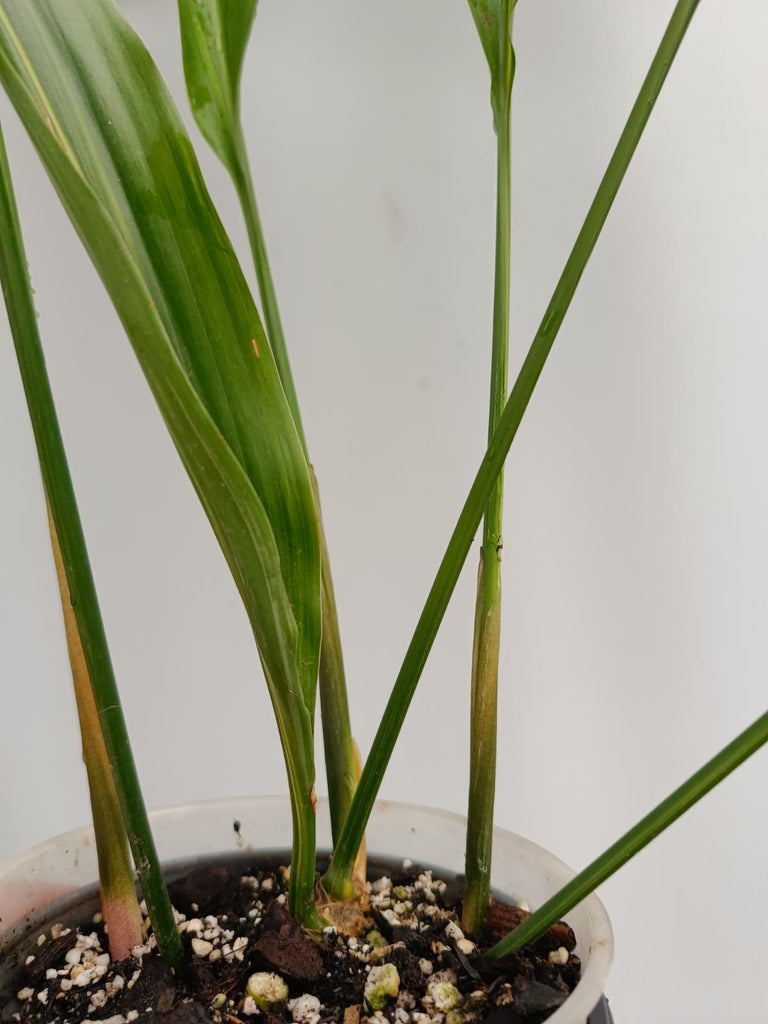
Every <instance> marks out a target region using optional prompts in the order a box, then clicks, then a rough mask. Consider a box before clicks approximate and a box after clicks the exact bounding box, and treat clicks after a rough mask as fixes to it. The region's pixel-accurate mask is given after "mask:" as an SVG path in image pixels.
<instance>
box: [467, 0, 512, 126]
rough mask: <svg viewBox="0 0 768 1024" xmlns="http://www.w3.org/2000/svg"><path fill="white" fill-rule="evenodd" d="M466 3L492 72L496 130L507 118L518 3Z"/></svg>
mask: <svg viewBox="0 0 768 1024" xmlns="http://www.w3.org/2000/svg"><path fill="white" fill-rule="evenodd" d="M468 3H469V9H470V11H471V12H472V17H473V18H474V19H475V25H476V27H477V33H478V35H479V36H480V42H481V43H482V44H483V50H484V51H485V59H486V60H487V61H488V67H489V69H490V72H491V106H492V107H493V117H494V123H495V124H496V125H497V129H498V125H499V124H500V123H502V122H503V121H504V120H506V119H508V116H509V104H510V97H511V93H512V79H513V78H514V74H515V54H514V50H513V49H512V14H513V12H514V9H515V4H516V3H517V0H468Z"/></svg>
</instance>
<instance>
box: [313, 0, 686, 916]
mask: <svg viewBox="0 0 768 1024" xmlns="http://www.w3.org/2000/svg"><path fill="white" fill-rule="evenodd" d="M698 5H699V0H678V3H677V4H676V6H675V9H674V11H673V13H672V17H671V19H670V22H669V24H668V26H667V29H666V31H665V33H664V36H663V38H662V40H661V43H660V45H659V48H658V50H657V52H656V55H655V56H654V58H653V62H652V63H651V67H650V69H649V71H648V74H647V75H646V78H645V80H644V82H643V84H642V86H641V89H640V93H639V95H638V97H637V99H636V101H635V104H634V106H633V107H632V111H631V112H630V115H629V118H628V120H627V123H626V125H625V127H624V130H623V131H622V133H621V137H620V139H619V141H618V144H617V146H616V149H615V150H614V153H613V155H612V157H611V159H610V162H609V164H608V167H607V169H606V172H605V174H604V176H603V178H602V181H601V182H600V185H599V187H598V190H597V193H596V195H595V198H594V200H593V201H592V205H591V206H590V208H589V212H588V214H587V217H586V220H585V221H584V224H583V226H582V228H581V231H580V232H579V235H578V237H577V239H576V242H575V244H574V246H573V249H572V250H571V253H570V255H569V257H568V260H567V262H566V265H565V268H564V270H563V273H562V274H561V276H560V280H559V281H558V283H557V287H556V288H555V291H554V294H553V296H552V299H551V300H550V303H549V306H548V307H547V310H546V313H545V314H544V319H543V320H542V322H541V325H540V327H539V329H538V331H537V333H536V337H535V338H534V340H533V343H532V345H531V347H530V349H529V350H528V354H527V355H526V357H525V360H524V362H523V365H522V368H521V370H520V372H519V374H518V376H517V380H516V381H515V384H514V387H513V388H512V391H511V393H510V396H509V399H508V400H507V403H506V406H505V408H504V412H503V414H502V416H501V419H500V421H499V425H498V427H497V429H496V431H495V432H494V435H493V439H492V441H491V443H490V444H489V446H488V450H487V451H486V453H485V457H484V458H483V461H482V463H481V465H480V469H479V470H478V472H477V475H476V476H475V480H474V482H473V484H472V487H471V489H470V492H469V495H468V497H467V500H466V502H465V504H464V507H463V509H462V511H461V515H460V516H459V520H458V522H457V524H456V527H455V529H454V531H453V534H452V535H451V539H450V541H449V544H448V547H447V549H446V552H445V555H444V556H443V560H442V562H441V563H440V567H439V569H438V571H437V575H436V577H435V580H434V582H433V584H432V587H431V589H430V591H429V594H428V596H427V600H426V603H425V605H424V609H423V611H422V613H421V616H420V618H419V621H418V624H417V626H416V630H415V632H414V634H413V638H412V639H411V642H410V644H409V646H408V650H407V651H406V654H405V658H404V660H403V664H402V666H401V668H400V672H399V674H398V676H397V679H396V681H395V685H394V687H393V690H392V694H391V696H390V698H389V701H388V703H387V707H386V710H385V712H384V716H383V718H382V721H381V725H380V726H379V729H378V731H377V733H376V736H375V738H374V741H373V744H372V746H371V751H370V754H369V755H368V760H367V761H366V764H365V767H364V769H363V774H362V776H361V779H360V782H359V784H358V787H357V790H356V792H355V798H354V800H353V802H352V807H351V808H350V811H349V815H348V816H347V820H346V822H345V824H344V829H343V832H342V835H341V839H340V840H339V842H338V843H337V845H336V850H335V853H334V858H333V861H332V863H331V866H330V868H329V870H328V872H327V874H326V876H325V879H324V884H325V887H326V889H327V890H328V892H329V893H331V895H333V896H336V897H344V896H345V895H349V894H350V891H351V888H352V887H351V882H350V874H351V871H352V864H353V862H354V858H355V851H356V850H357V847H358V846H359V844H360V839H361V837H362V835H363V832H364V831H365V826H366V823H367V821H368V817H369V816H370V813H371V810H372V808H373V803H374V801H375V799H376V794H377V792H378V790H379V787H380V785H381V781H382V779H383V777H384V772H385V771H386V767H387V764H388V763H389V759H390V757H391V755H392V751H393V749H394V746H395V743H396V742H397V737H398V735H399V734H400V729H401V728H402V724H403V721H404V719H405V715H406V713H407V711H408V707H409V706H410V703H411V700H412V698H413V694H414V692H415V690H416V685H417V683H418V681H419V678H420V676H421V673H422V671H423V668H424V664H425V663H426V660H427V657H428V655H429V652H430V650H431V648H432V644H433V643H434V640H435V636H436V635H437V630H438V628H439V626H440V623H441V621H442V619H443V615H444V614H445V610H446V608H447V606H448V602H449V600H450V597H451V594H452V593H453V590H454V587H455V586H456V582H457V580H458V578H459V574H460V572H461V569H462V566H463V564H464V561H465V559H466V557H467V553H468V552H469V549H470V547H471V546H472V541H473V539H474V536H475V532H476V530H477V528H478V526H479V525H480V520H481V518H482V516H483V513H484V511H485V508H486V506H487V503H488V501H489V499H490V496H491V493H492V491H493V488H494V486H495V483H496V479H497V477H498V475H499V473H500V472H501V470H502V468H503V466H504V460H505V459H506V456H507V452H508V451H509V448H510V446H511V444H512V442H513V440H514V438H515V435H516V434H517V430H518V427H519V426H520V422H521V421H522V418H523V416H524V414H525V410H526V409H527V407H528V403H529V401H530V399H531V395H532V394H533V391H534V388H535V387H536V384H537V382H538V379H539V377H540V376H541V372H542V370H543V368H544V364H545V363H546V361H547V357H548V356H549V353H550V351H551V349H552V345H553V344H554V342H555V338H556V337H557V335H558V332H559V330H560V327H561V325H562V322H563V320H564V318H565V314H566V313H567V311H568V307H569V306H570V304H571V300H572V299H573V295H574V293H575V291H576V288H577V286H578V283H579V281H580V280H581V276H582V274H583V273H584V268H585V267H586V265H587V262H588V261H589V257H590V255H591V254H592V250H593V249H594V247H595V244H596V242H597V239H598V237H599V235H600V232H601V230H602V228H603V225H604V224H605V221H606V218H607V217H608V213H609V212H610V209H611V206H612V205H613V201H614V199H615V198H616V194H617V192H618V190H619V187H620V185H621V182H622V181H623V179H624V175H625V174H626V171H627V168H628V167H629V164H630V161H631V159H632V156H633V155H634V152H635V150H636V148H637V145H638V143H639V141H640V138H641V136H642V134H643V130H644V128H645V126H646V124H647V122H648V118H649V117H650V115H651V111H652V110H653V107H654V105H655V103H656V100H657V99H658V96H659V93H660V92H661V88H662V86H663V84H664V81H665V80H666V77H667V74H668V73H669V69H670V67H671V66H672V62H673V61H674V58H675V55H676V53H677V51H678V49H679V47H680V44H681V43H682V41H683V38H684V36H685V33H686V30H687V28H688V26H689V24H690V22H691V19H692V18H693V15H694V13H695V11H696V8H697V7H698Z"/></svg>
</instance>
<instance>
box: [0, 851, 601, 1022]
mask: <svg viewBox="0 0 768 1024" xmlns="http://www.w3.org/2000/svg"><path fill="white" fill-rule="evenodd" d="M169 888H170V893H171V899H172V901H173V905H174V907H175V910H176V915H177V921H178V926H179V931H180V933H181V938H182V942H183V944H184V947H185V950H186V952H187V954H188V967H187V969H186V971H185V973H184V974H183V975H175V974H174V973H173V972H172V971H171V970H170V968H168V967H167V966H166V965H165V964H164V962H163V961H162V960H161V959H160V957H159V956H158V955H157V951H156V949H155V940H154V937H153V935H152V931H151V924H150V922H149V920H148V919H146V920H145V925H146V927H147V938H146V939H145V942H144V944H143V945H141V946H136V947H134V950H133V956H132V957H130V958H129V959H128V960H124V961H121V962H120V963H113V962H112V961H111V960H110V958H109V954H108V952H107V950H108V948H109V944H108V940H107V936H106V934H105V929H104V924H103V921H102V919H101V915H99V914H96V915H95V916H94V918H93V920H92V921H90V922H89V923H88V925H87V926H85V927H80V928H67V927H64V926H63V925H61V924H54V925H53V926H51V927H49V928H48V929H47V930H46V931H44V932H41V933H40V934H39V935H38V937H37V945H36V946H35V947H34V950H33V952H31V953H29V954H28V955H27V956H25V957H24V960H25V962H24V963H19V965H18V970H17V974H16V980H15V991H14V992H12V993H10V998H9V997H8V995H6V998H5V999H3V998H0V1020H2V1021H18V1022H20V1024H53V1022H56V1024H89V1022H93V1024H95V1022H100V1024H132V1022H134V1021H136V1022H138V1024H142V1022H149V1021H152V1022H153V1024H206V1022H216V1024H332V1022H333V1024H483V1022H486V1021H487V1022H488V1024H540V1022H542V1021H544V1020H546V1019H547V1017H548V1016H549V1015H550V1014H551V1013H553V1012H554V1010H556V1009H557V1008H558V1007H559V1006H560V1005H561V1004H562V1003H563V1002H564V1001H565V999H566V998H567V997H568V994H569V993H570V992H571V991H572V990H573V988H574V987H575V986H576V984H577V982H578V980H579V976H580V972H581V965H580V962H579V959H578V957H577V956H575V955H574V953H573V950H574V948H575V945H576V939H575V937H574V934H573V932H572V931H571V929H570V928H569V927H568V925H567V924H565V923H564V922H560V923H559V924H557V925H555V926H554V927H553V928H552V929H550V931H549V932H547V934H546V935H545V936H543V937H542V938H541V939H539V940H538V942H536V943H535V944H534V945H533V946H532V947H526V948H525V949H523V950H522V951H521V952H518V953H514V954H511V955H509V956H508V957H506V958H504V959H503V960H496V961H485V960H483V959H482V958H481V954H482V952H483V951H484V950H486V949H488V948H489V947H490V945H492V944H493V943H494V942H495V941H497V940H498V939H499V938H501V937H502V936H503V935H505V934H506V933H507V932H508V931H510V930H511V929H512V928H514V927H516V926H517V925H518V924H519V923H520V922H521V921H522V920H524V919H525V917H527V916H528V911H527V908H526V907H525V906H510V905H509V904H506V903H501V902H494V903H493V905H492V906H491V908H490V912H489V915H488V921H487V925H486V931H485V933H484V935H483V936H481V937H478V936H470V935H464V933H463V932H462V930H461V928H460V926H459V914H460V909H461V908H460V900H461V883H460V880H455V879H454V880H452V881H449V882H445V881H442V880H440V879H437V878H434V877H433V875H432V873H431V872H430V871H428V870H424V869H421V868H419V867H416V866H412V865H411V864H410V863H409V862H408V861H406V862H404V863H403V865H402V866H398V869H397V870H396V871H393V870H391V869H390V871H389V874H388V875H385V876H380V877H378V878H376V880H375V881H373V882H369V883H368V893H367V899H368V904H369V906H368V907H367V909H366V911H365V913H364V915H361V914H359V913H355V912H351V911H346V912H344V913H341V914H338V913H336V915H335V916H333V913H332V911H333V908H330V907H329V908H326V910H324V911H323V913H324V916H325V917H326V919H332V920H334V921H335V922H336V927H332V926H329V927H326V928H324V929H323V931H322V934H320V935H316V936H310V935H308V934H306V933H305V932H304V931H303V930H302V929H301V928H300V927H299V926H298V925H297V924H296V922H295V921H294V919H293V918H292V917H291V915H290V914H289V912H288V910H287V908H286V888H287V887H286V880H285V872H284V870H283V869H281V868H279V867H277V866H269V864H266V865H265V864H264V863H262V865H261V866H260V867H258V868H254V869H252V870H249V871H245V872H244V873H243V872H241V871H240V870H239V869H238V870H237V871H234V872H233V871H231V870H229V869H227V868H224V867H202V868H196V869H194V870H192V871H191V872H189V873H188V874H187V875H185V876H184V877H182V878H181V879H180V880H178V881H176V882H173V883H172V884H171V885H170V886H169ZM142 909H143V910H144V909H145V908H143V907H142Z"/></svg>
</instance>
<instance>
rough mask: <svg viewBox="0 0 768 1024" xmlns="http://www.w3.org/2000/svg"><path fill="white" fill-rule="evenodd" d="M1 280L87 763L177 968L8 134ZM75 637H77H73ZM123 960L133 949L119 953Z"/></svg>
mask: <svg viewBox="0 0 768 1024" xmlns="http://www.w3.org/2000/svg"><path fill="white" fill-rule="evenodd" d="M0 279H2V286H3V294H4V296H5V302H6V306H7V309H8V318H9V320H10V324H11V331H12V333H13V339H14V344H15V347H16V356H17V359H18V363H19V371H20V373H21V379H22V383H23V386H24V393H25V395H26V399H27V405H28V408H29V414H30V419H31V422H32V430H33V433H34V436H35V444H36V446H37V453H38V458H39V460H40V470H41V474H42V477H43V483H44V486H45V492H46V497H47V499H48V502H49V505H50V509H51V520H52V524H51V539H52V542H53V547H54V556H55V559H56V566H57V570H58V573H59V581H60V587H61V595H62V603H63V607H64V615H65V621H66V625H67V638H68V641H69V646H70V653H71V654H72V669H73V674H74V677H75V686H76V689H79V690H80V691H81V692H80V693H79V694H78V711H79V712H80V714H81V720H82V716H83V712H84V709H90V708H93V709H94V710H95V712H96V714H97V715H98V723H94V722H92V721H91V722H90V723H87V724H86V726H85V728H84V729H83V733H84V735H83V750H84V754H85V756H86V761H87V760H88V758H89V757H90V756H91V755H93V754H94V753H95V752H96V751H98V749H99V747H100V745H101V742H103V744H104V745H105V746H106V749H107V752H108V755H109V767H110V769H111V772H112V775H113V778H114V782H115V785H116V788H117V795H118V797H119V800H120V810H121V813H122V822H123V836H122V841H123V842H124V840H125V836H126V835H127V836H128V838H129V840H130V843H131V848H132V851H133V856H134V861H135V863H136V868H137V870H138V873H139V878H140V880H141V885H142V889H143V891H144V895H145V898H146V900H147V905H148V907H149V908H150V913H151V915H152V921H153V924H154V928H155V934H156V936H157V942H158V947H159V948H160V950H161V952H162V953H163V955H164V956H165V957H166V959H168V960H169V961H170V962H171V963H172V964H175V965H179V964H180V963H181V959H182V951H181V942H180V941H179V936H178V933H177V931H176V923H175V921H174V917H173V911H172V909H171V903H170V900H169V899H168V893H167V892H166V890H165V886H164V884H163V878H162V874H161V871H160V862H159V860H158V857H157V852H156V850H155V845H154V841H153V838H152V832H151V830H150V827H149V819H148V817H147V812H146V808H145V806H144V800H143V797H142V794H141V787H140V785H139V779H138V774H137V772H136V765H135V764H134V760H133V754H132V752H131V745H130V742H129V739H128V732H127V729H126V725H125V719H124V717H123V711H122V707H121V704H120V696H119V693H118V690H117V684H116V682H115V677H114V673H113V671H112V662H111V660H110V656H109V648H108V646H107V639H106V636H105V633H104V625H103V623H102V620H101V611H100V609H99V602H98V597H97V595H96V587H95V585H94V581H93V576H92V574H91V568H90V562H89V560H88V551H87V549H86V546H85V537H84V536H83V529H82V524H81V522H80V516H79V513H78V510H77V501H76V499H75V493H74V488H73V486H72V480H71V478H70V475H69V467H68V465H67V457H66V452H65V451H64V443H63V441H62V437H61V431H60V430H59V422H58V417H57V415H56V407H55V405H54V402H53V395H52V393H51V388H50V383H49V381H48V373H47V370H46V367H45V357H44V355H43V348H42V345H41V343H40V335H39V333H38V329H37V317H36V315H35V309H34V304H33V301H32V289H31V285H30V282H29V275H28V272H27V262H26V257H25V254H24V244H23V241H22V236H21V227H20V225H19V219H18V212H17V209H16V202H15V198H14V194H13V185H12V182H11V176H10V169H9V167H8V160H7V156H6V152H5V143H4V141H3V137H2V133H0ZM62 570H63V571H64V572H63V574H62ZM73 611H75V618H76V622H75V623H74V624H73V623H72V621H71V614H72V612H73ZM74 633H76V634H77V635H76V636H74ZM80 653H82V655H83V657H84V660H85V666H84V668H83V669H81V667H80V666H79V664H78V662H79V655H80ZM84 675H86V676H87V679H84V678H83V676H84ZM88 688H91V689H92V693H91V694H90V698H91V699H90V700H89V695H88V694H87V693H85V692H82V691H84V690H86V689H88ZM85 714H86V717H89V715H88V711H87V710H86V711H85ZM89 726H90V728H91V729H92V733H93V735H91V736H90V737H88V736H87V735H86V732H87V729H88V727H89ZM96 733H100V735H96ZM89 746H90V750H89ZM97 756H98V755H97ZM102 774H103V765H102ZM90 779H91V769H90V767H89V781H90ZM104 788H105V789H107V788H109V782H105V783H104ZM109 811H110V812H112V811H113V806H112V805H110V807H109ZM99 815H100V811H99V809H97V808H96V807H95V806H94V826H95V827H96V829H97V843H98V844H99V866H100V869H101V871H102V882H103V881H104V876H105V874H109V875H111V878H110V879H108V884H107V886H106V888H107V890H108V891H107V898H110V897H112V896H115V895H117V894H118V893H117V892H116V891H115V890H116V889H117V890H118V891H119V895H120V897H121V898H123V899H126V898H127V896H128V892H127V888H128V885H130V888H131V889H132V887H133V886H132V881H129V882H126V878H125V875H126V868H125V865H122V867H120V866H118V867H117V869H116V870H117V874H119V875H120V877H119V878H118V877H116V875H115V870H114V868H115V864H114V861H113V862H112V863H111V864H110V865H106V864H105V863H104V862H103V859H102V847H101V841H102V839H103V836H104V830H105V829H109V830H111V831H112V833H113V838H114V843H113V850H114V849H115V848H116V847H117V846H119V845H120V843H121V839H120V836H119V834H118V830H119V826H118V823H117V822H116V821H113V822H111V824H109V825H107V824H106V823H105V822H104V821H103V820H102V821H101V822H100V821H99V820H98V819H99ZM99 833H101V835H99ZM118 856H119V854H118ZM110 883H111V884H110ZM130 913H131V911H130V910H129V909H128V910H127V918H128V920H127V924H128V931H129V932H130V929H131V924H130V920H129V918H130ZM125 935H126V933H125V932H124V931H122V930H121V935H120V936H118V943H119V942H120V941H121V939H122V938H125ZM120 952H121V953H122V952H125V951H124V950H120Z"/></svg>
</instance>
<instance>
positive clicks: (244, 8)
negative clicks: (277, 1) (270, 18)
mask: <svg viewBox="0 0 768 1024" xmlns="http://www.w3.org/2000/svg"><path fill="white" fill-rule="evenodd" d="M257 3H258V0H179V21H180V24H181V46H182V54H183V58H184V76H185V78H186V82H187V92H188V94H189V102H190V105H191V107H192V113H193V114H194V117H195V121H196V122H197V125H198V127H199V129H200V131H201V132H202V133H203V135H204V136H205V138H206V140H207V141H208V143H209V144H210V145H211V147H212V148H213V150H214V152H215V153H216V155H217V156H218V157H219V159H220V160H221V161H222V163H223V164H224V165H225V166H226V168H227V170H228V171H229V172H230V174H233V175H237V174H238V173H239V172H238V166H239V163H240V153H239V151H238V145H239V143H238V136H239V129H238V107H239V96H238V92H239V89H238V87H239V82H240V72H241V71H242V67H243V58H244V57H245V49H246V46H247V45H248V37H249V36H250V33H251V27H252V25H253V19H254V18H255V16H256V6H257Z"/></svg>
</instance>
